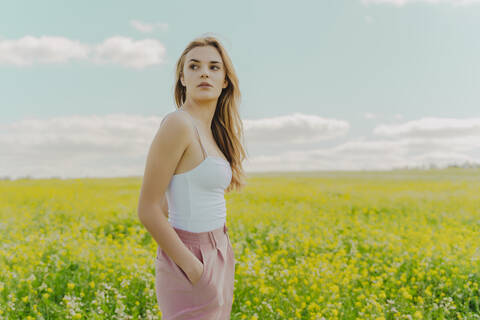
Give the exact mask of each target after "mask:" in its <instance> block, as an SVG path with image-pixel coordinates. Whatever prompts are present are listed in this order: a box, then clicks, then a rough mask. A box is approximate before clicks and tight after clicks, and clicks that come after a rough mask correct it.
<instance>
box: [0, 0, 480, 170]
mask: <svg viewBox="0 0 480 320" xmlns="http://www.w3.org/2000/svg"><path fill="white" fill-rule="evenodd" d="M478 30H480V0H470V1H460V0H444V1H440V0H437V1H436V0H417V1H414V0H411V1H409V0H348V1H343V0H330V1H294V2H291V1H288V2H287V1H250V0H247V1H201V2H200V1H168V2H165V1H135V2H134V1H101V2H98V1H95V2H94V1H81V2H80V1H76V2H66V1H43V2H39V1H36V2H32V1H19V0H15V1H10V0H7V1H5V0H4V1H1V2H0V177H10V178H12V179H17V178H20V177H31V178H45V177H60V178H72V177H118V176H142V175H143V173H144V168H145V160H146V156H147V153H148V149H149V146H150V144H151V142H152V139H153V136H154V135H155V132H156V131H157V130H158V127H159V124H160V122H161V120H162V118H163V117H164V116H165V115H166V114H167V113H169V112H171V111H174V110H175V108H176V107H175V103H174V98H173V85H174V80H175V79H174V67H175V63H176V61H177V59H178V58H179V57H180V54H181V52H182V51H183V50H184V48H185V47H186V46H187V44H188V43H189V42H190V41H191V40H193V39H194V38H196V37H198V36H202V35H205V34H208V35H213V36H215V37H217V38H218V39H219V40H220V41H221V42H222V44H223V45H224V46H225V48H226V50H227V53H228V54H229V56H230V58H231V59H232V61H233V64H234V68H235V72H236V73H237V76H238V78H239V81H240V90H241V93H242V102H241V105H240V109H239V110H240V115H241V117H242V121H243V124H244V129H245V132H244V133H245V146H244V147H245V149H246V151H247V159H246V160H245V161H244V163H243V167H244V169H245V171H246V172H247V173H248V172H266V171H282V172H283V171H304V170H309V171H311V170H326V171H332V170H334V171H342V170H344V171H350V170H393V169H399V168H418V167H428V166H432V165H434V166H437V167H442V166H447V165H451V164H465V163H480V90H479V88H478V87H479V85H478V84H479V83H480V59H479V58H478V57H480V41H478Z"/></svg>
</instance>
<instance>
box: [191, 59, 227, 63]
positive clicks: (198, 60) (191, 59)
mask: <svg viewBox="0 0 480 320" xmlns="http://www.w3.org/2000/svg"><path fill="white" fill-rule="evenodd" d="M188 61H189V62H190V61H195V62H200V61H199V60H197V59H190V60H188ZM210 63H220V61H213V60H212V61H210Z"/></svg>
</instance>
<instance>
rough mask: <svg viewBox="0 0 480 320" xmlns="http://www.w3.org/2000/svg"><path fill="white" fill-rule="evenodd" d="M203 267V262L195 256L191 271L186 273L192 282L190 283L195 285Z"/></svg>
mask: <svg viewBox="0 0 480 320" xmlns="http://www.w3.org/2000/svg"><path fill="white" fill-rule="evenodd" d="M203 269H204V265H203V263H202V262H201V261H200V260H198V259H197V258H195V263H194V267H193V269H192V272H190V273H189V274H187V275H188V278H189V279H190V282H191V283H192V285H196V284H197V282H198V281H199V280H200V278H201V277H202V274H203V271H204V270H203Z"/></svg>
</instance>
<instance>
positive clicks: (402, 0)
mask: <svg viewBox="0 0 480 320" xmlns="http://www.w3.org/2000/svg"><path fill="white" fill-rule="evenodd" d="M361 2H362V3H363V4H369V3H373V4H375V3H387V4H392V5H394V6H397V7H401V6H404V5H405V4H407V3H413V2H426V3H432V4H437V3H448V4H452V5H453V6H466V5H472V4H478V3H480V0H361Z"/></svg>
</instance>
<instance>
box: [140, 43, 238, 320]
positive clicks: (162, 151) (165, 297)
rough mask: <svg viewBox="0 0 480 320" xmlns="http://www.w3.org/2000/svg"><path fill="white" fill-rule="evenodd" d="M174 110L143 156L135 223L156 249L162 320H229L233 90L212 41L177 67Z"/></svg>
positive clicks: (194, 47)
mask: <svg viewBox="0 0 480 320" xmlns="http://www.w3.org/2000/svg"><path fill="white" fill-rule="evenodd" d="M175 83H176V84H175V90H174V95H175V103H176V105H177V110H176V111H172V112H170V113H168V114H167V115H166V116H165V117H164V118H163V120H162V122H161V124H160V127H159V129H158V131H157V133H156V135H155V137H154V138H153V142H152V144H151V146H150V150H149V152H148V156H147V161H146V167H145V173H144V176H143V183H142V187H141V191H140V197H139V203H138V217H139V220H140V222H141V223H142V224H143V225H144V226H145V228H146V229H147V230H148V232H149V233H150V234H151V235H152V237H153V238H154V239H155V241H156V242H157V244H158V249H157V256H156V259H155V289H156V295H157V302H158V305H159V307H160V310H161V312H162V319H164V320H174V319H175V320H180V319H189V320H192V319H209V320H213V319H221V320H224V319H230V313H231V309H232V302H233V289H234V275H235V261H236V260H235V257H234V252H233V249H232V244H231V242H230V238H229V236H228V233H227V230H228V229H227V225H226V213H227V212H226V205H225V196H224V193H225V192H229V191H231V190H233V189H236V190H240V189H242V188H243V186H244V184H245V183H244V177H245V175H244V172H243V168H242V160H243V159H244V158H245V150H244V148H243V147H242V143H241V140H242V139H243V125H242V122H241V120H240V116H239V113H238V106H239V101H240V90H239V87H238V78H237V76H236V74H235V71H234V68H233V64H232V62H231V60H230V58H229V57H228V55H227V53H226V51H225V49H224V47H223V46H222V45H221V44H220V42H219V41H218V40H217V39H215V38H214V37H202V38H198V39H195V40H194V41H192V42H191V43H190V44H189V45H188V46H187V48H186V49H185V50H184V51H183V53H182V55H181V56H180V58H179V60H178V62H177V69H176V82H175Z"/></svg>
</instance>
